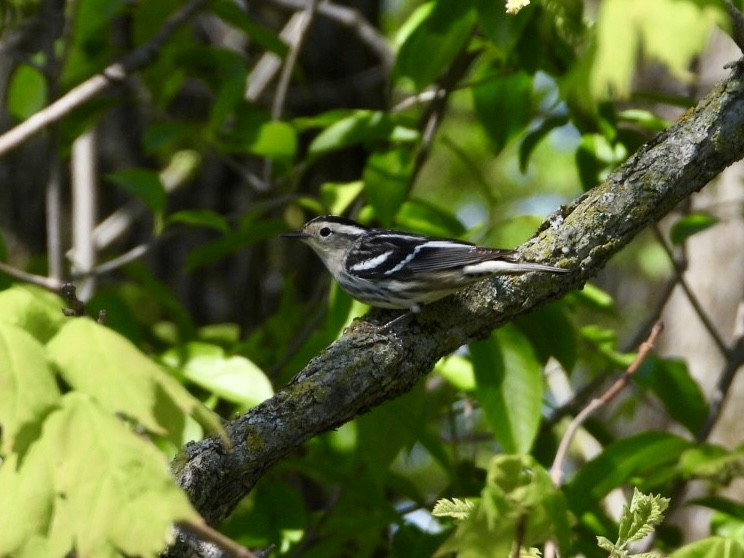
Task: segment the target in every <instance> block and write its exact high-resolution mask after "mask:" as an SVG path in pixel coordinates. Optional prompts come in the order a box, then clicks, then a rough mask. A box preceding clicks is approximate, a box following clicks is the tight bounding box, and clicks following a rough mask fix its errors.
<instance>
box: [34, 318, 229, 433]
mask: <svg viewBox="0 0 744 558" xmlns="http://www.w3.org/2000/svg"><path fill="white" fill-rule="evenodd" d="M47 351H48V354H49V357H50V358H51V359H52V361H53V362H54V363H55V364H56V365H57V367H58V368H59V371H60V374H61V375H62V377H63V378H64V380H65V381H66V382H67V383H68V384H69V385H70V386H71V387H72V388H74V389H76V390H78V391H82V392H84V393H87V394H89V395H91V396H93V397H94V398H95V399H96V400H97V401H98V402H99V403H100V404H101V405H102V406H103V407H104V408H105V409H107V410H109V411H111V412H112V413H123V414H124V415H126V416H128V417H131V418H133V419H135V420H136V421H137V422H139V423H140V424H142V426H144V427H145V428H147V430H149V431H150V432H153V433H155V434H159V435H161V436H165V437H167V438H168V439H169V440H171V441H172V442H173V443H174V444H176V445H178V446H180V445H181V444H183V442H184V441H185V440H183V432H184V427H185V418H186V417H185V415H191V416H192V417H194V418H195V419H196V420H197V421H198V422H199V423H200V424H201V425H202V426H204V427H205V428H207V429H209V430H219V429H220V423H219V419H218V418H217V417H216V416H215V415H214V414H212V413H211V412H210V411H208V410H207V409H206V408H205V407H204V406H203V405H202V404H201V403H200V402H199V401H198V400H197V399H195V398H194V397H193V396H192V395H191V394H189V392H188V391H186V389H185V388H184V387H183V386H182V385H181V384H179V383H178V382H177V381H176V380H175V379H174V378H173V377H171V376H170V375H168V374H167V373H166V372H165V371H164V370H163V369H161V368H160V367H159V366H158V365H156V364H155V363H154V362H153V361H152V360H151V359H149V358H148V357H147V356H145V355H144V354H143V353H142V352H140V351H139V350H138V349H137V347H135V346H134V345H133V344H132V343H131V342H130V341H129V340H128V339H126V338H124V337H122V336H121V335H119V334H118V333H116V332H114V331H112V330H110V329H108V328H106V327H104V326H101V325H99V324H97V323H95V322H94V321H92V320H89V319H87V318H78V319H75V320H71V321H69V322H68V323H67V324H66V325H65V326H64V327H63V328H62V329H61V330H60V332H59V333H58V334H57V335H56V336H55V337H54V339H52V340H51V341H50V342H49V344H48V345H47Z"/></svg>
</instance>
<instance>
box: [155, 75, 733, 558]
mask: <svg viewBox="0 0 744 558" xmlns="http://www.w3.org/2000/svg"><path fill="white" fill-rule="evenodd" d="M742 130H744V65H742V63H739V64H737V65H736V66H735V67H734V69H733V71H732V75H731V76H730V77H729V78H728V79H726V80H724V81H723V82H722V83H720V84H719V85H718V86H717V87H716V88H715V89H714V90H713V91H712V92H711V93H710V94H709V95H708V96H707V97H706V98H705V99H703V100H702V101H701V102H700V103H699V104H698V105H697V106H696V107H695V108H694V109H692V110H690V111H689V112H687V113H686V114H685V115H684V116H683V117H682V118H681V119H680V121H679V122H677V123H676V124H675V125H674V126H672V127H671V128H670V129H669V130H667V131H665V132H663V133H661V134H659V135H658V136H656V137H655V138H654V139H652V140H651V141H650V142H649V143H647V144H646V145H644V146H643V147H642V148H641V149H640V150H639V151H638V152H637V153H636V154H635V155H633V156H632V157H631V158H630V159H629V160H628V161H627V162H626V163H625V164H624V165H622V166H621V167H620V168H618V169H617V170H616V171H615V172H614V173H613V174H612V175H611V176H610V177H609V178H608V179H607V180H606V181H605V182H603V183H602V184H600V185H598V186H597V187H596V188H594V189H593V190H591V191H589V192H587V193H585V194H584V195H582V196H581V197H579V198H578V199H576V200H575V201H574V202H573V203H571V204H570V205H568V206H567V207H564V208H562V209H561V210H559V211H558V212H556V214H554V215H553V216H552V217H551V218H550V219H549V221H548V222H547V223H546V224H545V225H544V226H543V227H542V228H541V230H540V231H539V232H538V234H537V235H536V236H535V237H534V238H533V239H532V240H530V241H529V242H527V243H525V244H524V245H523V246H522V247H521V249H522V252H523V253H524V255H525V256H526V257H527V258H529V259H530V260H533V261H550V262H551V263H555V264H557V265H560V266H562V267H566V268H569V269H571V270H572V273H570V274H567V275H565V276H560V277H553V276H546V275H544V274H535V273H533V274H528V275H525V276H521V277H516V278H508V279H494V280H491V281H486V282H483V283H480V284H477V285H475V286H474V287H472V288H470V289H468V290H467V291H466V292H464V293H462V294H459V295H455V296H453V297H449V298H448V299H444V300H442V301H441V302H438V303H435V304H432V305H430V306H428V307H425V308H424V310H423V311H422V312H421V314H419V315H418V316H416V318H415V319H414V320H411V321H410V322H409V323H408V324H401V325H400V326H398V327H396V328H394V331H388V330H384V329H380V328H378V327H376V326H375V324H381V323H384V322H385V321H387V320H389V319H390V318H391V317H392V316H393V315H394V314H392V313H390V312H386V313H384V312H373V313H371V314H370V315H369V316H367V317H366V318H365V319H363V320H359V321H357V322H355V323H354V324H353V325H352V327H351V328H350V330H349V331H348V332H346V333H345V334H344V335H343V336H342V337H341V338H340V339H339V340H338V341H336V342H335V343H333V344H332V345H331V346H330V347H328V348H327V349H326V350H325V351H323V352H322V353H321V354H319V355H318V356H317V357H315V358H314V359H313V360H311V361H310V363H308V365H307V367H306V368H305V369H304V370H303V371H302V373H301V374H300V376H299V380H298V381H297V382H296V383H293V384H291V385H289V386H287V387H286V388H284V389H283V390H281V391H280V392H279V393H277V394H276V395H275V396H274V397H272V398H271V399H269V400H267V401H265V402H264V403H262V404H261V405H259V406H258V407H256V408H254V409H252V410H250V411H249V412H248V413H246V414H245V415H243V416H242V417H240V418H238V419H237V420H235V421H233V422H231V423H229V424H228V425H227V431H228V433H229V435H230V437H231V439H232V441H233V447H232V448H230V449H227V448H225V447H224V446H223V445H222V444H221V443H220V442H219V441H218V440H215V439H208V440H204V441H202V442H198V443H192V444H189V445H188V446H187V447H186V448H185V449H184V451H183V452H182V454H181V455H180V456H179V457H178V458H177V459H176V460H175V462H174V465H173V469H174V474H175V475H176V478H177V479H178V482H179V483H180V484H181V486H183V487H184V489H185V490H186V491H187V492H188V493H189V495H190V497H191V499H192V502H193V503H194V505H195V506H196V508H197V509H198V510H199V512H200V513H202V515H203V516H204V517H205V518H206V519H207V521H208V522H210V523H215V522H218V521H220V520H222V519H223V518H225V517H226V516H227V515H228V514H230V512H231V511H232V510H233V508H234V507H235V505H236V504H237V503H238V502H239V501H240V499H241V498H242V497H243V496H244V495H245V494H246V493H248V492H249V491H250V490H251V489H252V487H253V486H254V485H255V483H256V482H257V481H258V479H259V478H260V477H261V476H262V475H263V473H264V472H265V471H266V470H267V469H269V468H270V467H271V466H272V465H274V464H275V463H276V462H277V461H279V460H280V459H282V458H283V457H284V456H286V455H287V454H289V453H290V452H292V451H294V450H295V449H296V448H297V447H298V446H300V445H301V444H302V443H304V442H305V441H306V440H308V439H309V438H311V437H312V436H315V435H316V434H318V433H320V432H324V431H327V430H329V429H332V428H334V427H337V426H338V425H340V424H343V423H344V422H346V421H348V420H350V419H352V418H353V417H354V416H356V415H358V414H360V413H364V412H365V411H367V410H369V409H371V408H372V407H374V406H376V405H379V404H381V403H383V402H385V401H387V400H389V399H392V398H395V397H397V396H399V395H401V394H403V393H405V392H407V391H408V390H409V389H411V387H412V386H413V385H414V384H415V383H416V382H417V381H418V380H420V379H421V378H422V377H423V376H425V375H426V374H427V373H428V372H429V371H430V370H431V369H432V367H433V365H434V363H435V362H436V361H437V360H438V359H439V358H440V357H442V356H443V355H446V354H448V353H450V352H452V351H453V350H455V349H457V348H458V347H459V346H461V345H462V344H464V343H467V342H469V341H472V340H475V339H479V338H482V337H485V336H486V335H488V334H489V332H490V331H491V330H493V329H494V328H497V327H499V326H501V325H503V324H505V323H507V322H509V321H511V320H513V319H514V318H515V317H516V316H518V315H520V314H523V313H525V312H528V311H529V310H531V309H533V308H535V307H536V306H539V305H541V304H544V303H546V302H548V301H550V300H552V299H555V298H557V297H559V296H562V295H564V294H565V293H567V292H569V291H570V290H572V289H575V288H578V287H580V286H581V285H582V284H583V283H584V282H585V281H586V280H587V279H589V278H590V277H592V276H593V275H595V274H596V273H597V272H598V271H599V270H600V269H601V268H602V267H603V266H604V265H605V263H606V262H607V261H608V260H609V259H610V258H611V257H612V256H613V255H614V254H615V253H617V252H618V251H619V250H620V249H621V248H622V247H623V246H625V245H626V244H628V243H629V242H630V241H631V240H632V239H633V238H634V237H635V236H636V235H637V234H638V233H639V232H640V231H641V230H643V229H644V228H645V227H647V226H649V225H650V224H652V223H654V222H655V221H657V220H658V219H659V218H661V217H662V216H663V215H665V214H666V213H667V212H668V211H670V210H671V209H672V208H674V206H675V205H676V204H678V203H679V202H680V201H682V200H683V199H685V198H686V197H688V196H690V195H691V194H693V193H694V192H696V191H698V190H700V189H701V188H703V186H705V185H706V184H707V183H708V182H709V181H710V180H712V179H713V178H715V177H716V175H718V174H719V173H720V172H721V171H722V170H723V169H724V168H726V167H727V166H728V165H730V164H731V163H732V162H734V161H736V160H738V159H740V158H741V157H742V156H744V134H742V133H741V131H742ZM546 334H549V333H546ZM186 552H187V549H186V548H185V546H184V545H179V544H176V546H174V547H172V548H171V549H170V550H169V551H168V555H169V556H183V555H185V554H186Z"/></svg>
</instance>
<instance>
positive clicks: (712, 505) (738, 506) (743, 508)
mask: <svg viewBox="0 0 744 558" xmlns="http://www.w3.org/2000/svg"><path fill="white" fill-rule="evenodd" d="M685 504H686V505H688V506H704V507H706V508H709V509H711V510H715V511H717V512H720V513H722V514H725V515H728V516H730V517H732V518H734V519H737V520H739V521H744V504H742V503H741V502H739V501H736V500H731V499H729V498H724V497H723V496H703V497H702V498H693V499H692V500H688V501H686V502H685Z"/></svg>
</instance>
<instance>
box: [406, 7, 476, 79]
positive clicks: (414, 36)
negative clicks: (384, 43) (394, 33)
mask: <svg viewBox="0 0 744 558" xmlns="http://www.w3.org/2000/svg"><path fill="white" fill-rule="evenodd" d="M471 4H472V3H471V2H470V1H466V0H458V1H457V2H428V3H426V4H423V5H422V6H420V7H419V8H418V9H417V10H415V11H414V12H413V14H412V15H411V16H410V18H409V22H407V23H406V24H404V26H403V28H402V29H401V32H400V37H402V40H401V39H400V38H399V41H400V42H401V43H402V44H401V46H400V50H399V52H398V56H397V58H396V61H395V67H394V68H393V80H394V81H395V80H398V79H400V78H402V77H406V78H410V79H411V80H412V81H413V83H414V85H415V87H416V89H418V90H422V89H424V88H425V87H426V86H428V85H430V84H431V83H433V82H434V81H435V80H436V79H437V78H438V77H439V76H441V75H442V73H443V72H444V71H445V70H446V69H447V68H448V67H449V66H450V64H451V63H452V61H453V60H454V59H455V56H457V54H458V53H459V52H460V49H462V48H463V47H464V46H465V44H466V43H467V41H468V39H469V38H470V34H471V30H472V28H473V24H474V23H475V11H474V10H473V9H472V5H471Z"/></svg>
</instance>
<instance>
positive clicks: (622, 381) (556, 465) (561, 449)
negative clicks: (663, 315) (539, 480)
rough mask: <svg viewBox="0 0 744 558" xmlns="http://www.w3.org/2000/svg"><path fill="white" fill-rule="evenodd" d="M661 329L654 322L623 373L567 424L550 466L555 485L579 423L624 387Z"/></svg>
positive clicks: (557, 483)
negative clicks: (646, 337)
mask: <svg viewBox="0 0 744 558" xmlns="http://www.w3.org/2000/svg"><path fill="white" fill-rule="evenodd" d="M663 329H664V325H663V324H662V322H656V325H655V326H654V327H653V328H652V329H651V333H650V334H649V336H648V339H646V341H645V342H644V343H642V344H641V347H640V349H639V350H638V354H637V355H636V357H635V359H634V360H633V362H632V364H631V365H630V366H629V367H628V369H627V370H626V371H625V373H624V374H623V375H622V376H620V377H619V378H618V379H617V380H616V381H615V383H614V384H612V385H611V386H610V388H609V389H608V390H607V391H605V392H604V393H603V394H602V396H601V397H598V398H596V399H592V400H591V401H590V402H589V404H588V405H587V406H586V407H584V408H583V409H582V410H581V412H580V413H579V414H578V415H576V417H574V419H573V420H572V421H571V424H569V426H568V429H566V432H565V434H564V435H563V438H561V443H560V444H559V445H558V451H556V453H555V459H554V460H553V465H552V467H551V468H550V478H551V479H553V482H554V483H555V485H556V486H560V485H561V484H562V482H563V464H564V463H565V461H566V457H567V456H568V449H569V448H570V447H571V442H573V439H574V438H575V437H576V433H577V432H578V430H579V428H581V425H582V424H584V422H586V420H587V419H588V418H589V417H590V416H592V415H593V414H594V413H595V412H597V410H598V409H600V408H601V407H603V406H604V405H606V404H607V403H609V402H610V401H612V400H613V399H614V398H615V397H617V395H618V394H619V393H620V392H621V391H622V390H623V389H625V387H626V386H627V385H628V384H629V383H630V380H631V379H632V378H633V375H634V374H635V373H636V372H637V371H638V367H639V366H640V365H641V363H642V362H643V361H644V360H645V359H646V357H647V356H648V353H649V352H651V349H653V347H654V343H655V342H656V338H657V337H658V336H659V334H660V333H661V332H662V330H663Z"/></svg>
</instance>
